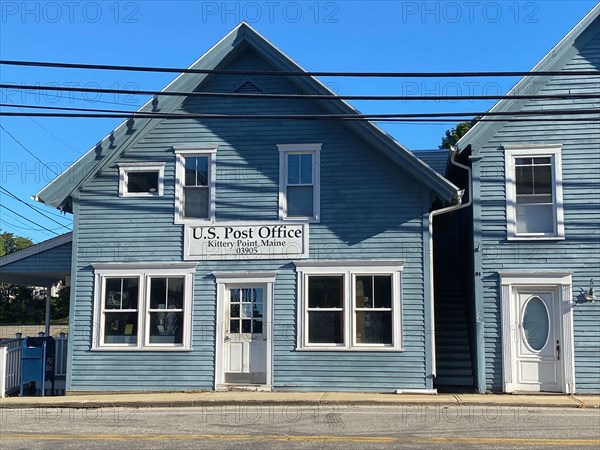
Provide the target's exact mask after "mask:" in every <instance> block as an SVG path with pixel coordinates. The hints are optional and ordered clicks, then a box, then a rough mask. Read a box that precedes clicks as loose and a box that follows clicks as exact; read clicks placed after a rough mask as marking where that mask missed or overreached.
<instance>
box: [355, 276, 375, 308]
mask: <svg viewBox="0 0 600 450" xmlns="http://www.w3.org/2000/svg"><path fill="white" fill-rule="evenodd" d="M356 307H357V308H372V307H373V277H372V276H360V277H356Z"/></svg>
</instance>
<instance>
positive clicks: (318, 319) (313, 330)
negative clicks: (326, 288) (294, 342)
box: [308, 311, 344, 344]
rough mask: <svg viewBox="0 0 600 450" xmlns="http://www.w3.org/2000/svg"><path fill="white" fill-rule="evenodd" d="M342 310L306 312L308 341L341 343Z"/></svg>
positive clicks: (342, 341) (312, 342) (313, 342)
mask: <svg viewBox="0 0 600 450" xmlns="http://www.w3.org/2000/svg"><path fill="white" fill-rule="evenodd" d="M343 331H344V326H343V319H342V311H326V312H314V311H311V312H309V313H308V342H310V343H311V344H343V343H344V337H343V334H344V333H343Z"/></svg>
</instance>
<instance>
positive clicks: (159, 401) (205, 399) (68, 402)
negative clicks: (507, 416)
mask: <svg viewBox="0 0 600 450" xmlns="http://www.w3.org/2000/svg"><path fill="white" fill-rule="evenodd" d="M241 404H242V405H256V406H260V405H334V404H335V405H365V406H366V405H373V406H378V405H385V406H392V405H455V406H522V407H555V408H600V395H574V396H568V395H529V394H527V395H510V394H508V395H495V394H486V395H478V394H438V395H416V394H371V393H343V392H327V393H323V392H246V391H236V392H191V393H187V392H183V393H181V392H177V393H134V394H131V393H128V394H86V395H71V396H64V397H63V396H61V397H9V398H3V399H0V408H106V407H138V408H149V407H155V408H158V407H186V406H187V407H190V406H219V405H241Z"/></svg>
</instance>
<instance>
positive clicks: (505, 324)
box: [499, 272, 575, 394]
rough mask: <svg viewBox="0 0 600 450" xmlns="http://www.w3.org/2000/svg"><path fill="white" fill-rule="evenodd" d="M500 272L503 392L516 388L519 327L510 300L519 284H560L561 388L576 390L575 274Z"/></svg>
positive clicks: (526, 285)
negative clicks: (515, 362) (516, 345)
mask: <svg viewBox="0 0 600 450" xmlns="http://www.w3.org/2000/svg"><path fill="white" fill-rule="evenodd" d="M499 275H500V289H501V290H500V303H501V311H502V387H503V391H504V392H513V391H514V390H515V380H516V366H515V364H514V360H515V358H514V355H515V342H517V335H516V334H515V333H517V332H518V330H516V329H515V327H514V324H515V323H516V322H515V320H514V319H512V318H511V307H510V305H511V301H512V299H513V297H514V295H515V292H516V289H517V288H523V287H532V288H554V289H557V288H558V294H559V297H558V304H557V305H556V306H557V311H558V312H559V313H560V318H559V328H560V329H559V330H556V331H557V334H558V335H559V336H560V340H561V358H560V368H561V370H562V377H561V378H562V389H561V390H562V392H564V393H567V394H574V393H575V352H574V342H573V306H574V303H573V300H572V299H573V294H572V274H570V273H566V272H528V273H522V272H519V273H517V272H502V273H499Z"/></svg>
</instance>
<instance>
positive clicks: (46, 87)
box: [0, 83, 600, 101]
mask: <svg viewBox="0 0 600 450" xmlns="http://www.w3.org/2000/svg"><path fill="white" fill-rule="evenodd" d="M0 89H22V90H26V91H27V90H29V91H57V92H81V93H92V94H127V95H153V96H165V97H204V98H213V97H219V98H253V99H254V98H265V99H276V100H371V101H415V100H418V101H440V100H452V101H459V100H471V101H472V100H510V99H512V100H580V99H600V93H593V94H572V93H563V94H544V95H534V94H530V95H527V94H515V95H337V94H270V93H266V94H262V93H261V94H258V93H244V92H199V91H187V92H173V91H155V90H140V89H136V90H128V89H111V88H86V87H74V86H49V85H44V86H42V85H38V86H36V85H28V84H23V85H17V84H10V83H8V84H7V83H0ZM89 101H93V100H89Z"/></svg>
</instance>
